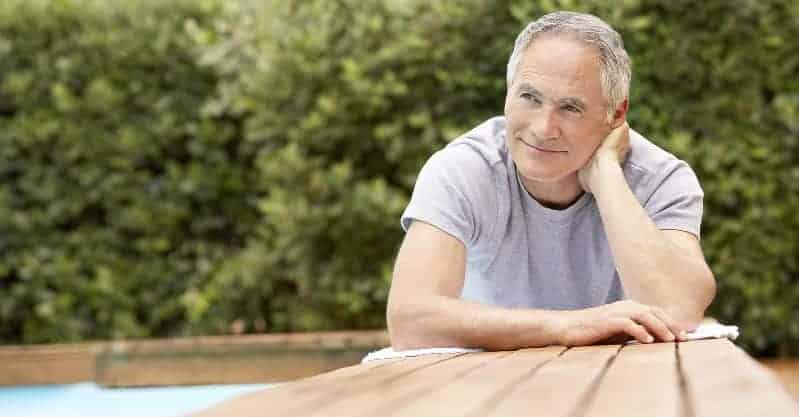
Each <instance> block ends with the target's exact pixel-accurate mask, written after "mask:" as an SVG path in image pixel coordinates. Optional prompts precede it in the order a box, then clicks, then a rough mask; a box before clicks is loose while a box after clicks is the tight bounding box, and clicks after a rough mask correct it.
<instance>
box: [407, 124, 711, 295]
mask: <svg viewBox="0 0 799 417" xmlns="http://www.w3.org/2000/svg"><path fill="white" fill-rule="evenodd" d="M630 146H631V150H630V153H629V156H628V158H627V160H626V161H625V163H624V165H623V167H622V168H623V172H624V176H625V178H626V179H627V183H628V184H629V185H630V189H631V190H632V192H633V193H634V194H635V196H636V198H637V199H638V201H639V202H640V203H641V205H642V206H643V207H644V209H645V210H646V212H647V213H648V214H649V216H650V218H651V219H652V220H653V221H654V223H655V224H656V225H657V226H658V227H659V228H660V229H677V230H683V231H686V232H689V233H692V234H694V235H696V236H697V237H698V236H699V226H700V223H701V220H702V198H703V192H702V188H701V187H700V186H699V181H698V180H697V178H696V175H695V174H694V172H693V170H692V169H691V168H690V167H689V166H688V164H686V163H685V162H683V161H681V160H679V159H677V158H675V157H674V156H673V155H671V154H670V153H668V152H666V151H664V150H663V149H661V148H659V147H657V146H656V145H654V144H653V143H651V142H649V141H648V140H647V139H645V138H644V137H643V136H641V135H640V134H638V133H636V132H635V131H633V130H630ZM414 219H416V220H420V221H424V222H426V223H430V224H432V225H434V226H436V227H438V228H439V229H441V230H443V231H444V232H446V233H448V234H450V235H452V236H454V237H455V238H457V239H458V240H460V241H461V242H463V244H464V245H465V247H466V276H465V281H464V287H463V292H462V294H461V297H462V298H463V299H467V300H472V301H476V302H479V303H481V304H487V305H495V306H503V307H510V308H541V309H552V310H564V309H580V308H588V307H592V306H597V305H600V304H606V303H610V302H614V301H618V300H621V299H624V298H625V296H624V291H623V289H622V287H621V282H620V281H619V276H618V273H617V272H616V267H615V264H614V262H613V256H612V254H611V251H610V246H609V244H608V240H607V236H606V234H605V230H604V228H603V226H602V220H601V218H600V216H599V209H598V208H597V205H596V202H595V201H594V198H593V196H592V195H591V194H589V193H585V194H583V195H582V196H581V197H580V198H579V199H578V200H577V201H576V202H575V203H574V204H572V205H571V206H569V207H568V208H566V209H563V210H552V209H549V208H546V207H544V206H542V205H541V204H540V203H538V202H537V201H536V200H535V199H533V198H532V197H531V196H530V195H529V194H528V193H527V192H526V191H525V189H524V188H523V187H522V185H521V182H520V181H519V177H518V175H517V173H516V167H515V164H514V162H513V159H512V158H511V156H510V153H509V152H508V148H507V144H506V142H505V118H504V117H495V118H492V119H489V120H487V121H486V122H484V123H482V124H481V125H479V126H478V127H476V128H475V129H474V130H472V131H470V132H468V133H466V134H465V135H463V136H461V137H459V138H457V139H455V140H454V141H452V142H451V143H450V144H449V145H447V146H446V147H445V148H444V149H442V150H440V151H438V152H436V153H435V154H434V155H433V156H432V157H430V159H429V160H428V161H427V163H425V165H424V167H423V168H422V171H421V172H420V174H419V177H418V179H417V181H416V185H415V187H414V190H413V196H412V198H411V201H410V203H409V204H408V207H407V208H406V209H405V212H404V213H403V214H402V227H403V229H405V230H406V231H407V230H408V227H409V226H410V224H411V222H412V220H414Z"/></svg>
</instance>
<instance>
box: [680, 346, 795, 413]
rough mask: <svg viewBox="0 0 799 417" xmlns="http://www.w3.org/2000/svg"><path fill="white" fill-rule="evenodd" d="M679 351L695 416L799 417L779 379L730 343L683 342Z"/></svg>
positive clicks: (793, 403)
mask: <svg viewBox="0 0 799 417" xmlns="http://www.w3.org/2000/svg"><path fill="white" fill-rule="evenodd" d="M677 351H678V357H679V358H680V361H681V367H682V370H683V373H684V375H685V388H686V391H687V395H688V398H689V402H690V403H691V409H692V414H693V415H694V416H695V417H706V416H725V417H733V416H757V417H778V416H779V417H789V416H799V407H797V405H796V403H795V402H794V401H793V399H792V398H791V397H790V395H789V394H788V393H787V392H786V391H785V389H784V388H783V387H782V386H781V385H780V384H779V382H778V381H777V379H776V377H775V376H774V375H773V374H772V373H771V372H770V371H768V370H767V369H766V368H764V367H763V366H761V365H760V364H758V363H757V362H755V360H754V359H752V358H750V357H749V356H748V355H747V354H746V353H745V352H744V351H743V350H741V349H740V348H739V347H737V346H735V345H734V344H732V342H730V341H729V340H727V339H712V340H698V341H694V342H685V343H680V344H679V345H678V347H677Z"/></svg>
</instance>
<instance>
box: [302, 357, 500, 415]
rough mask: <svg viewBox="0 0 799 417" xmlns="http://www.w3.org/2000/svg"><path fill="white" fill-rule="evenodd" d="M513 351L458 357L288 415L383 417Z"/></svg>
mask: <svg viewBox="0 0 799 417" xmlns="http://www.w3.org/2000/svg"><path fill="white" fill-rule="evenodd" d="M512 353H513V352H507V351H506V352H481V353H470V354H465V355H461V356H458V357H456V358H453V359H451V360H448V361H443V362H439V363H437V364H435V365H433V366H429V367H424V368H421V369H419V370H418V371H416V372H414V373H412V374H409V375H405V376H404V377H403V378H392V379H390V380H384V381H381V382H379V383H376V384H370V385H368V386H361V387H358V388H356V389H349V390H347V391H346V392H345V393H342V394H345V395H344V396H342V397H338V398H331V400H333V401H330V402H327V403H320V404H318V407H316V408H315V409H313V411H311V410H310V409H309V408H307V407H306V410H308V411H309V412H308V413H307V414H306V413H301V414H292V416H298V415H301V416H304V417H305V416H308V417H310V416H314V417H318V416H342V417H344V416H364V417H365V416H387V415H390V414H391V413H392V412H394V411H395V410H396V405H397V404H403V403H408V402H412V401H431V400H434V398H433V397H434V396H435V395H436V394H437V391H438V389H440V388H441V387H443V386H445V385H447V384H451V383H453V382H454V381H457V380H458V379H460V378H463V377H465V376H466V375H468V374H470V373H472V372H474V371H476V370H477V369H479V368H481V367H483V366H486V364H489V363H491V362H492V361H495V360H497V359H499V358H502V357H504V356H508V355H510V354H512Z"/></svg>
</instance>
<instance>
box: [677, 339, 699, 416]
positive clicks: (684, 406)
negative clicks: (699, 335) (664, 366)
mask: <svg viewBox="0 0 799 417" xmlns="http://www.w3.org/2000/svg"><path fill="white" fill-rule="evenodd" d="M674 355H675V356H676V358H677V381H679V389H680V409H681V412H682V415H683V417H696V409H695V408H694V401H693V397H692V396H691V390H690V389H689V387H688V379H687V378H686V377H685V368H684V365H683V363H682V357H681V355H680V343H679V342H677V343H675V344H674Z"/></svg>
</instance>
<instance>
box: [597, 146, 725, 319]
mask: <svg viewBox="0 0 799 417" xmlns="http://www.w3.org/2000/svg"><path fill="white" fill-rule="evenodd" d="M597 168H598V169H599V170H600V171H601V173H600V175H599V176H598V178H599V180H598V181H597V183H596V184H594V185H592V192H593V194H594V197H595V199H596V202H597V206H598V207H599V212H600V215H601V217H602V223H603V225H604V228H605V232H606V233H607V236H608V241H609V243H610V247H611V251H612V253H613V258H614V261H615V263H616V268H617V270H618V271H619V276H620V278H621V281H622V285H623V287H624V291H625V293H626V294H627V296H628V297H629V298H631V299H633V300H636V301H638V302H641V303H645V304H649V305H657V306H660V307H661V308H663V309H664V310H666V311H668V312H669V313H671V314H672V315H673V317H674V318H675V319H677V320H678V321H680V322H682V323H685V324H686V325H689V326H691V325H694V324H696V322H697V321H698V320H699V319H701V316H702V314H703V313H704V310H705V308H706V307H707V305H708V304H709V303H710V301H711V300H712V297H713V291H714V288H715V287H714V279H713V277H712V273H711V272H710V270H709V268H708V267H707V265H706V264H705V263H704V261H700V260H697V259H696V257H693V256H688V255H687V254H685V253H684V252H683V251H682V250H681V249H680V248H678V247H676V246H675V245H674V244H673V243H672V242H671V241H670V240H669V239H668V238H667V237H666V236H665V234H664V233H663V231H661V230H660V229H658V228H657V226H656V225H655V224H654V222H653V221H652V219H650V218H649V216H648V214H647V213H646V211H645V210H644V208H643V207H642V206H641V204H640V203H639V202H638V200H637V199H636V198H635V195H633V193H632V191H631V190H630V187H629V186H628V185H627V181H626V180H625V178H624V174H623V172H622V169H621V167H620V166H619V164H618V163H617V162H615V161H613V160H610V159H608V160H603V161H599V165H598V166H597Z"/></svg>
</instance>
